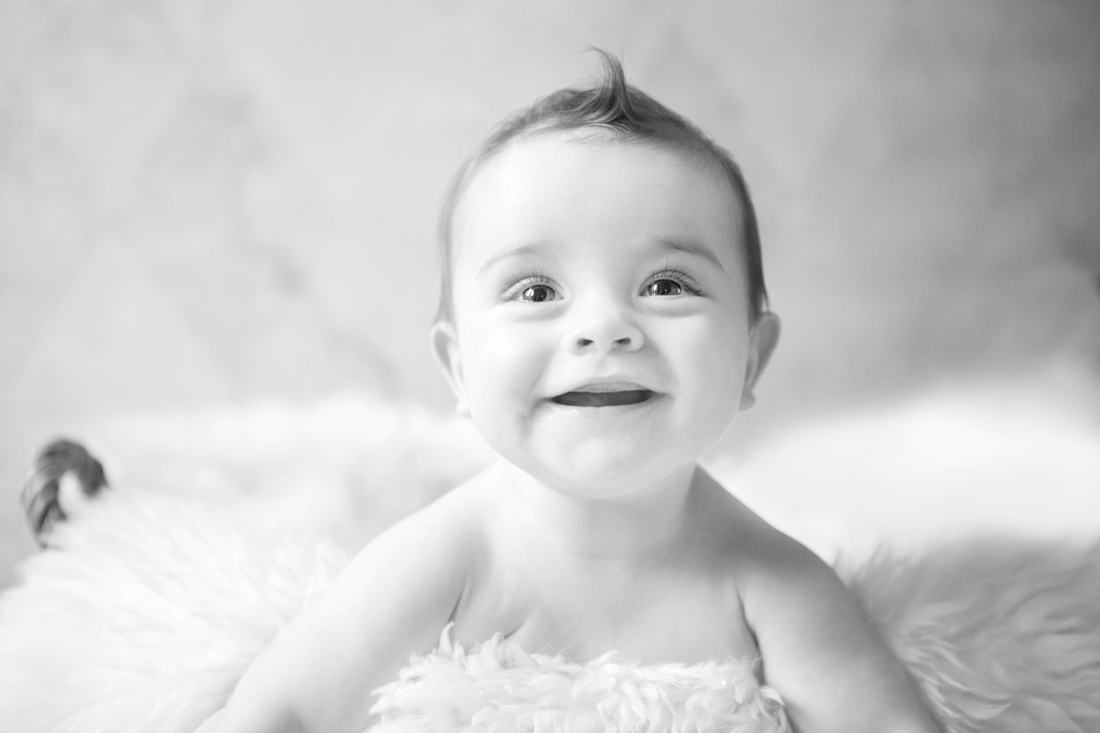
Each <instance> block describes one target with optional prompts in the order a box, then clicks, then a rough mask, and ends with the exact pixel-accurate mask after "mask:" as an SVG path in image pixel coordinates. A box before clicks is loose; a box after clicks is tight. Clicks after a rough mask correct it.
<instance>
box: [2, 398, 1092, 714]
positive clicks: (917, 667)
mask: <svg viewBox="0 0 1100 733" xmlns="http://www.w3.org/2000/svg"><path fill="white" fill-rule="evenodd" d="M311 409H312V408H311ZM181 425H182V426H183V427H180V426H181ZM188 431H196V432H197V434H198V435H197V436H195V437H194V438H193V439H192V440H191V442H189V443H187V442H185V443H184V447H183V448H182V449H181V448H180V446H179V444H178V440H179V438H180V436H185V435H187V433H188ZM241 435H247V436H251V438H249V439H247V440H242V438H241V437H240V436H241ZM158 441H160V442H158ZM174 441H176V442H174ZM158 445H159V446H161V449H158ZM250 445H251V446H252V447H251V448H249V446H250ZM334 446H335V447H334ZM93 447H99V448H101V449H103V448H104V447H105V448H106V450H105V453H106V457H107V458H108V461H107V464H108V465H107V468H108V474H109V476H111V477H112V479H113V487H112V490H111V491H109V492H107V493H106V494H104V495H103V496H102V497H101V498H100V499H97V500H96V501H95V502H93V503H90V504H88V505H86V506H84V507H83V508H82V509H81V508H79V507H72V509H74V510H78V511H74V512H73V513H74V517H73V519H72V520H71V521H70V522H69V523H67V524H63V525H61V526H60V527H59V528H58V529H57V531H56V534H55V535H54V536H53V537H52V540H51V541H52V543H53V545H54V547H53V549H50V550H48V551H45V552H43V553H41V554H39V555H36V556H34V557H32V558H30V559H29V560H28V561H27V563H26V564H25V565H24V567H23V582H22V583H21V584H20V585H18V586H17V587H15V588H13V589H10V590H9V591H7V592H6V593H4V595H3V596H0V730H2V731H4V733H9V732H10V733H46V732H49V733H60V732H65V733H68V732H70V731H71V732H77V731H80V732H88V733H92V732H97V733H98V732H100V731H134V732H135V733H137V732H138V731H142V732H146V731H164V732H165V733H175V732H177V731H178V732H180V733H185V732H186V733H190V731H193V730H194V729H195V727H196V726H197V725H198V723H199V722H200V721H201V720H203V719H204V718H205V717H206V716H207V715H209V714H210V713H211V712H212V711H213V710H215V709H217V708H218V707H219V706H220V705H221V704H222V703H223V702H224V700H225V699H226V697H227V695H228V694H229V692H230V691H231V689H232V687H233V685H234V684H235V681H236V680H237V678H238V677H239V676H240V674H241V673H242V671H243V670H244V669H245V667H247V665H248V663H249V662H250V661H251V660H252V659H253V658H254V657H255V655H256V654H258V653H259V652H260V650H262V649H263V648H264V646H265V645H266V644H267V643H268V642H269V641H270V640H271V638H272V637H273V636H274V635H275V634H277V633H278V631H279V629H280V628H282V627H283V626H284V625H285V624H286V623H287V622H288V621H289V620H290V619H291V618H293V617H294V615H295V614H296V613H298V612H299V611H300V610H301V609H302V608H303V607H304V606H305V605H306V604H308V603H309V602H310V601H311V600H312V599H313V598H315V597H316V595H317V594H318V593H320V592H321V591H323V589H324V588H325V587H326V586H327V585H328V584H329V583H330V582H331V581H332V579H333V578H334V577H335V575H336V574H337V573H338V572H339V570H340V568H341V567H342V566H343V564H344V562H345V557H346V551H345V548H346V549H351V548H354V547H355V546H356V545H357V543H360V542H362V541H363V539H364V538H366V537H369V536H370V534H371V533H372V532H373V531H375V528H376V527H378V526H379V525H383V524H385V523H388V522H390V521H393V520H394V519H396V518H398V517H399V516H401V515H402V514H403V513H407V512H408V511H411V510H412V509H415V508H416V507H417V506H419V505H421V504H423V503H425V502H427V501H429V500H430V499H431V498H433V497H434V496H436V495H438V493H440V492H441V491H443V490H445V488H446V487H447V486H449V485H451V484H453V483H454V482H455V481H457V480H458V479H460V478H461V477H462V476H464V475H468V474H469V473H470V472H472V471H473V470H475V469H476V468H477V466H479V465H482V464H483V463H484V461H485V460H487V458H488V453H487V452H486V451H485V449H484V446H482V445H480V443H479V442H478V441H477V439H476V437H474V436H472V434H471V433H470V431H469V430H468V426H466V425H464V424H463V423H460V422H456V421H450V420H442V419H439V418H433V417H431V416H428V415H426V414H425V413H422V412H420V411H418V410H416V409H414V408H406V407H404V406H394V405H388V404H386V403H381V402H377V401H372V400H369V399H366V400H364V399H361V398H355V399H352V400H348V399H341V400H338V401H336V402H333V403H331V404H329V405H326V406H323V407H320V408H316V411H314V412H309V410H302V409H299V408H293V407H286V406H283V407H279V406H267V407H261V408H256V409H252V410H245V411H240V410H228V409H227V410H219V411H212V412H207V413H204V414H201V415H198V416H197V417H195V416H192V417H185V418H178V417H173V418H171V419H166V418H150V419H149V420H147V421H142V420H134V419H130V420H128V421H121V422H118V423H116V424H114V425H107V426H105V427H104V426H100V431H99V433H98V439H97V442H96V443H95V444H93ZM127 450H129V451H130V453H127ZM181 456H185V458H181ZM120 457H121V459H120ZM112 458H113V459H114V460H111V459H112ZM196 486H205V487H206V489H205V490H204V491H201V492H198V491H196V490H195V487H196ZM269 486H270V488H263V489H262V490H261V488H260V487H269ZM395 493H396V494H398V497H397V498H396V499H395V498H394V497H393V494H395ZM364 516H368V517H371V518H372V520H373V521H366V520H364V519H363V517H364ZM843 574H844V575H845V576H846V577H847V578H849V582H850V585H851V586H852V588H853V589H854V591H855V593H856V595H857V597H858V598H859V600H860V602H861V603H862V605H863V606H864V608H865V609H866V611H867V614H868V616H869V618H870V619H871V621H872V622H873V623H874V624H875V625H876V626H877V627H878V628H879V629H880V631H881V633H882V635H883V637H884V639H885V640H886V641H887V643H888V644H889V645H890V646H891V648H893V649H894V651H895V653H896V654H897V655H898V657H899V658H900V659H901V660H902V661H903V662H904V663H905V664H906V665H907V666H908V668H909V669H910V671H911V672H912V674H913V675H914V677H915V678H916V679H917V681H918V682H919V683H920V685H921V687H922V689H923V690H924V692H925V695H926V697H927V698H928V700H929V702H930V704H931V705H932V706H933V708H934V709H935V710H936V712H937V715H938V716H939V717H940V719H941V721H943V723H944V727H945V729H946V730H947V731H948V732H949V733H964V732H970V731H1012V732H1018V733H1024V732H1025V731H1026V732H1028V733H1031V732H1033V731H1056V732H1059V733H1062V732H1066V733H1069V732H1073V731H1098V730H1100V549H1097V548H1096V547H1094V546H1088V545H1078V546H1073V545H1068V544H1051V543H1049V542H1039V541H1036V540H1028V541H1025V540H1011V539H1000V540H992V539H990V540H978V539H975V540H974V541H971V542H969V543H965V544H952V545H950V546H944V547H942V548H938V549H935V548H924V549H923V550H921V551H919V552H918V551H911V552H909V553H908V554H907V555H906V556H905V557H904V558H899V557H897V556H892V555H889V554H886V553H880V554H878V555H876V556H874V557H872V558H871V559H870V560H867V561H860V562H858V563H857V564H856V565H855V566H854V567H852V568H850V569H847V570H844V571H843ZM379 603H385V599H384V598H380V599H379ZM748 664H749V663H748V662H747V661H746V660H733V661H729V660H725V661H723V660H716V662H715V664H714V665H709V666H707V665H704V666H703V667H694V668H679V667H675V666H670V667H658V668H653V667H650V668H646V667H638V666H634V665H631V664H629V662H628V661H626V660H619V659H615V658H612V657H609V658H603V659H601V660H596V661H594V662H590V663H589V664H586V665H577V664H572V663H569V662H566V661H565V660H554V659H551V658H542V657H529V656H527V655H525V654H523V653H522V651H521V650H516V649H514V648H512V647H510V645H508V644H507V643H505V642H503V641H500V640H496V641H493V642H491V643H490V644H488V645H486V646H484V647H483V648H481V649H478V650H471V651H470V652H469V653H467V652H465V651H464V650H460V649H456V648H454V647H448V645H447V644H446V643H445V644H444V645H443V648H442V650H441V652H440V653H438V654H435V655H429V656H428V657H425V658H422V659H417V660H413V662H412V664H411V666H410V667H409V669H408V670H406V672H405V673H404V676H403V677H402V679H401V680H400V681H399V682H398V683H397V684H396V685H395V686H392V687H390V688H389V689H388V690H387V691H386V695H385V697H384V698H383V703H382V704H381V705H382V706H381V707H380V708H379V711H380V712H383V711H385V712H384V716H383V717H384V719H385V721H386V725H387V726H389V727H388V728H387V730H390V731H398V730H400V731H422V730H485V731H489V730H498V731H511V730H540V729H542V728H540V727H539V726H540V725H541V724H545V725H548V726H549V728H548V729H550V730H562V729H566V730H570V731H572V730H585V729H586V727H585V726H588V725H591V729H593V730H622V731H628V730H649V729H650V728H649V727H648V724H649V723H653V722H656V725H655V726H654V727H653V728H652V730H654V731H670V730H696V729H698V730H705V731H718V730H735V731H753V732H754V733H756V732H760V733H763V732H764V731H772V730H782V727H781V726H782V725H783V723H782V716H781V715H779V714H778V713H777V712H776V710H777V709H776V707H775V699H774V697H773V694H772V693H771V692H769V691H768V690H767V688H764V687H760V686H758V685H757V684H756V681H755V679H754V678H753V677H752V676H751V674H749V667H748V666H747V665H748ZM723 665H729V666H723ZM685 675H686V676H687V677H690V678H691V680H692V682H690V683H689V684H687V685H686V686H683V685H679V684H677V680H679V681H680V682H683V680H684V676H685ZM578 680H583V681H584V684H579V685H578V684H577V681H578ZM647 680H648V681H647ZM723 680H725V682H723ZM593 684H594V685H595V687H592V686H591V685H593ZM715 684H718V685H719V686H721V685H722V684H727V685H729V691H730V695H729V696H727V697H723V698H722V699H723V700H724V702H725V703H726V705H725V707H723V706H717V705H715V704H714V703H713V698H710V697H707V696H708V695H711V694H712V693H713V691H714V685H715ZM540 685H542V688H540ZM601 685H602V687H601ZM646 685H650V686H649V687H647V686H646ZM540 689H545V690H546V691H547V694H546V695H541V694H536V695H532V690H540ZM601 689H602V690H603V692H600V690H601ZM593 690H595V692H593ZM647 690H648V692H647ZM347 693H348V694H363V695H367V694H370V691H367V690H362V691H359V690H348V691H347ZM647 705H648V706H651V707H649V708H646V710H648V711H649V712H640V711H643V708H644V707H645V706H647ZM704 709H705V711H706V714H705V715H704V714H702V713H701V714H700V715H699V716H698V717H697V718H694V721H695V723H697V724H698V725H697V726H696V727H695V728H693V727H691V726H681V727H677V724H675V723H674V722H673V721H675V720H677V718H676V717H675V715H674V712H675V711H679V712H681V713H684V712H686V711H688V710H704ZM593 711H595V713H593ZM601 711H602V713H601ZM661 711H664V712H661ZM754 711H755V712H754ZM594 715H595V716H596V717H593V716H594ZM638 716H641V717H645V718H647V720H646V724H644V725H643V724H641V723H640V722H639V720H640V719H639V717H638ZM652 716H655V717H656V720H654V719H653V717H652ZM738 716H740V717H738ZM754 716H755V717H754ZM597 718H598V720H597ZM605 718H606V720H605ZM679 720H681V721H682V720H683V718H681V719H679ZM562 721H567V723H566V725H565V728H561V727H560V724H561V723H562ZM585 721H587V722H585ZM631 721H633V722H631ZM731 721H737V725H741V726H742V727H736V726H735V725H734V723H733V722H731ZM745 721H749V722H748V723H746V722H745ZM475 722H476V724H474V723H475ZM582 722H585V723H584V725H582ZM635 722H637V723H639V724H638V725H635V724H634V723H635ZM746 725H747V726H748V727H745V726H746Z"/></svg>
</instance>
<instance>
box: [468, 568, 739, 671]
mask: <svg viewBox="0 0 1100 733" xmlns="http://www.w3.org/2000/svg"><path fill="white" fill-rule="evenodd" d="M498 580H503V579H498ZM587 581H593V582H587ZM480 591H481V593H480V594H479V595H480V597H473V598H469V599H467V600H468V602H467V603H465V604H463V608H461V609H460V611H461V612H460V613H458V614H456V617H455V619H454V621H455V630H454V633H455V638H456V640H457V641H461V642H462V643H463V644H466V645H472V644H476V643H477V642H481V641H484V640H486V639H488V638H490V637H492V635H493V634H496V633H499V634H502V635H504V636H505V637H506V638H507V639H509V640H510V641H511V642H513V643H515V644H516V645H517V646H519V647H521V648H523V649H525V650H527V651H529V652H535V653H545V654H562V655H564V656H565V657H566V658H568V659H575V660H584V659H592V658H595V657H598V656H600V655H602V654H604V653H606V652H609V651H616V652H618V653H619V654H621V655H623V656H624V657H625V658H628V659H632V660H635V661H636V662H639V663H643V664H657V663H665V662H680V663H687V664H692V663H698V662H704V661H707V660H713V659H716V658H717V659H721V658H750V659H755V658H757V657H759V651H758V650H757V647H756V644H755V641H754V639H753V636H752V633H751V632H750V630H749V628H748V626H747V624H746V622H745V619H744V616H743V613H742V610H741V604H740V602H739V599H738V597H737V593H736V588H735V587H734V586H732V584H731V583H729V582H727V581H726V580H725V579H723V578H713V577H708V576H701V575H687V574H680V575H669V574H664V575H657V576H654V577H642V578H632V579H630V582H623V581H619V582H615V581H608V582H599V579H598V578H597V579H586V578H583V577H579V578H578V577H571V578H569V579H567V580H563V579H553V578H545V577H542V578H540V577H530V576H528V577H524V576H522V575H520V576H519V577H514V578H512V579H511V582H510V583H505V582H497V583H493V584H487V585H486V586H485V587H483V588H481V589H480Z"/></svg>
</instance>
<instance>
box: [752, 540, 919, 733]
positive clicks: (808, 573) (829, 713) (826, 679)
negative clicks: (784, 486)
mask: <svg viewBox="0 0 1100 733" xmlns="http://www.w3.org/2000/svg"><path fill="white" fill-rule="evenodd" d="M766 534H767V536H766V537H765V538H764V540H763V542H762V552H761V554H760V555H759V556H756V559H755V561H754V562H753V563H752V564H751V567H750V568H749V570H748V572H747V573H746V577H745V578H744V580H743V582H742V587H741V593H742V603H743V605H744V608H745V615H746V618H747V620H748V622H749V625H750V626H751V627H752V629H753V632H754V633H755V634H756V638H757V643H758V644H759V646H760V653H761V655H762V657H763V660H764V677H765V679H766V681H767V683H768V684H769V685H771V686H772V687H775V688H776V689H777V690H778V691H779V693H780V694H781V695H782V696H783V699H784V702H785V703H786V706H787V712H788V715H789V717H790V719H791V722H792V724H793V725H794V728H795V729H796V730H797V731H799V733H833V732H834V731H835V732H837V733H841V732H842V733H860V732H861V731H866V732H867V733H872V732H873V733H933V732H937V731H939V727H938V726H937V724H936V722H935V720H934V719H933V718H932V716H931V714H930V713H929V712H928V709H927V707H926V706H925V704H924V702H923V700H922V699H921V696H920V693H919V692H918V690H917V688H916V686H915V684H914V683H913V681H912V680H911V679H910V678H909V675H908V673H907V672H906V670H905V668H904V667H903V666H902V665H901V663H900V662H898V661H897V659H896V658H895V657H894V655H893V654H892V653H891V652H890V650H889V649H887V648H886V646H885V645H884V644H883V643H882V641H881V640H880V639H879V638H878V636H877V634H876V633H875V631H874V629H872V628H871V627H870V625H869V624H868V623H867V621H866V620H865V619H864V617H863V615H862V613H861V612H860V610H859V608H858V607H857V606H856V603H855V599H854V598H853V597H852V596H851V594H850V593H849V592H848V590H847V588H845V587H844V585H843V584H842V583H841V582H840V579H839V578H837V576H836V574H835V573H834V572H833V570H832V569H831V568H830V567H829V566H828V565H826V564H825V563H824V562H822V561H821V559H820V558H818V557H817V556H816V555H814V554H813V553H812V552H810V551H809V550H807V549H806V548H805V547H803V546H802V545H800V544H799V543H797V542H795V541H794V540H792V539H790V538H789V537H786V536H785V535H782V534H780V533H778V532H775V531H774V530H771V531H770V532H768V533H766Z"/></svg>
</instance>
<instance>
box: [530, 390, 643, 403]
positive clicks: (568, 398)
mask: <svg viewBox="0 0 1100 733" xmlns="http://www.w3.org/2000/svg"><path fill="white" fill-rule="evenodd" d="M653 394H654V393H653V392H652V391H650V390H648V389H628V390H622V391H619V392H566V393H565V394H560V395H558V396H557V397H552V398H550V401H551V402H553V403H555V404H558V405H568V406H570V407H619V406H622V405H637V404H641V403H642V402H645V401H647V400H648V399H650V398H651V397H653Z"/></svg>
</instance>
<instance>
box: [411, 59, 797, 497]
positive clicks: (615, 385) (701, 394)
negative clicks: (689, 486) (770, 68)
mask: <svg viewBox="0 0 1100 733" xmlns="http://www.w3.org/2000/svg"><path fill="white" fill-rule="evenodd" d="M602 56H603V59H604V62H605V66H606V76H605V78H604V80H603V82H602V83H601V84H600V85H599V86H597V87H595V88H593V89H586V90H576V89H566V90H563V91H560V92H557V93H555V94H553V95H551V96H549V97H547V98H545V99H543V100H542V101H540V102H538V103H536V104H535V105H534V106H532V107H531V108H529V109H527V110H525V111H523V112H521V113H520V114H518V115H516V116H515V117H513V118H511V119H510V120H508V121H507V122H506V123H505V124H504V125H503V126H502V127H501V128H500V129H499V130H498V131H497V132H496V133H495V134H494V135H493V136H492V137H490V138H489V140H488V141H487V142H486V143H485V145H483V146H482V147H481V148H480V149H479V150H478V152H477V153H476V154H475V155H474V156H473V157H472V158H471V159H470V161H469V162H468V163H467V165H466V166H465V167H464V168H463V170H462V172H461V174H460V175H459V177H458V178H457V180H456V183H455V185H454V188H453V191H452V193H451V196H450V199H449V201H448V204H447V208H446V210H445V212H444V216H443V244H444V277H443V293H442V298H441V304H440V309H439V316H438V318H437V320H436V323H435V325H434V326H433V328H432V344H433V348H434V350H435V353H436V355H437V357H438V358H439V360H440V363H441V364H442V366H443V368H444V373H445V375H446V377H447V379H448V381H449V382H450V384H451V387H452V388H453V390H454V392H455V395H456V397H457V398H458V402H459V406H460V409H461V410H462V411H464V412H468V413H469V414H470V415H471V416H472V418H473V420H474V424H475V425H476V426H477V427H478V429H479V431H480V432H481V433H482V435H483V436H484V437H485V438H486V439H487V440H488V441H489V443H490V445H492V446H493V447H494V448H495V449H496V450H497V452H498V453H500V454H501V455H502V456H503V457H504V458H506V459H507V460H508V461H509V462H510V463H512V464H513V465H515V466H518V467H520V468H521V469H523V471H524V472H526V473H527V474H528V475H530V476H535V477H537V478H539V479H540V480H541V481H542V482H544V483H545V484H547V485H553V486H557V487H560V488H561V489H562V490H565V491H573V492H578V491H583V492H584V493H585V494H586V495H589V496H604V497H608V496H616V495H623V494H626V493H630V492H632V491H636V490H638V489H637V487H642V486H646V485H649V484H651V483H652V482H653V481H655V480H662V478H663V477H668V476H670V475H671V474H672V473H677V472H678V475H682V474H683V472H685V471H690V470H692V468H693V467H694V464H695V461H696V460H697V459H698V458H699V456H700V455H701V454H702V453H703V452H704V451H706V450H707V449H708V448H709V447H711V446H712V445H713V444H714V443H715V442H716V441H717V440H718V438H719V437H721V435H722V434H723V433H724V432H725V430H726V429H727V428H728V426H729V424H730V421H731V420H732V419H733V416H734V414H735V413H736V412H737V411H738V410H739V409H741V408H744V407H747V406H748V405H750V404H752V402H753V396H752V389H753V385H754V383H755V381H756V378H757V376H758V375H759V373H760V371H761V369H762V368H763V366H764V364H765V362H766V361H767V358H768V356H769V354H770V353H771V350H772V348H773V346H774V345H775V342H776V339H777V337H778V321H777V320H776V318H775V317H774V316H773V315H772V314H771V313H769V312H768V311H767V307H766V306H767V296H766V293H765V290H764V279H763V275H762V271H761V264H760V246H759V237H758V234H757V228H756V219H755V216H754V214H753V209H752V203H751V201H750V200H749V195H748V191H747V189H746V186H745V183H744V180H743V179H742V177H741V173H740V171H739V170H738V168H737V166H736V165H735V164H734V162H733V161H732V160H731V159H730V157H729V155H728V154H727V153H725V152H724V151H723V150H722V149H721V148H719V147H718V146H716V145H715V144H714V143H713V142H711V141H710V140H709V139H708V138H706V137H705V136H704V135H703V134H702V133H701V132H699V130H697V129H696V128H695V127H694V126H693V125H691V124H690V123H688V122H687V121H685V120H684V119H683V118H681V117H679V116H678V115H676V114H674V113H673V112H671V111H669V110H668V109H666V108H665V107H663V106H661V105H660V104H659V103H657V102H656V101H654V100H653V99H651V98H650V97H648V96H646V95H645V94H643V93H642V92H640V91H638V90H636V89H634V88H632V87H630V86H628V85H627V84H626V82H625V80H624V78H623V72H622V68H621V66H620V65H619V63H618V62H617V61H616V60H615V59H613V58H612V57H610V56H608V55H606V54H602Z"/></svg>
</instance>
